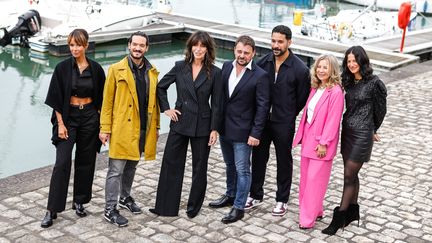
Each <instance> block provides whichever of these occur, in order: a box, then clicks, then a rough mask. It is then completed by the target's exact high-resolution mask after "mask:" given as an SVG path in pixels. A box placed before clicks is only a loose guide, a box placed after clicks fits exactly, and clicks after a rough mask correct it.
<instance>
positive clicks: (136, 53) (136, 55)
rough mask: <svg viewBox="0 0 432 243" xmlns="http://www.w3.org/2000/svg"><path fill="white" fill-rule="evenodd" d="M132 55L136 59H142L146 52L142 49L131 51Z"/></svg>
mask: <svg viewBox="0 0 432 243" xmlns="http://www.w3.org/2000/svg"><path fill="white" fill-rule="evenodd" d="M130 56H131V57H132V58H134V59H141V58H142V57H143V56H144V54H143V52H142V51H130Z"/></svg>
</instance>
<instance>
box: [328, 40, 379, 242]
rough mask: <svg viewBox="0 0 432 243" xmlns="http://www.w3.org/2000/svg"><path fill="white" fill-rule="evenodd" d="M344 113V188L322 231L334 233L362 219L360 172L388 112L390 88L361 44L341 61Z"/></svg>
mask: <svg viewBox="0 0 432 243" xmlns="http://www.w3.org/2000/svg"><path fill="white" fill-rule="evenodd" d="M342 85H343V87H344V89H345V92H346V94H345V108H346V110H345V113H344V115H343V120H342V136H341V153H342V158H343V161H344V188H343V195H342V201H341V203H340V206H338V207H336V208H335V209H334V210H333V213H334V214H333V219H332V221H331V223H330V225H329V226H328V227H327V228H325V229H324V230H323V231H322V232H323V233H324V234H328V235H334V234H335V233H336V232H337V230H338V229H339V228H342V227H344V226H347V225H349V224H350V223H351V222H352V221H355V220H357V221H358V220H359V219H360V214H359V205H358V203H357V199H358V193H359V187H360V183H359V178H358V173H359V171H360V169H361V167H362V166H363V163H365V162H368V161H369V159H370V156H371V152H372V146H373V142H374V141H380V138H379V136H378V134H377V130H378V128H379V127H380V126H381V123H382V122H383V120H384V116H385V114H386V111H387V109H386V97H387V90H386V87H385V85H384V83H383V82H382V81H381V80H380V79H379V78H378V76H376V75H374V74H373V69H372V67H371V66H370V62H369V57H368V56H367V54H366V52H365V50H364V49H363V48H362V47H361V46H353V47H350V48H349V49H348V50H347V51H346V52H345V58H344V60H343V62H342Z"/></svg>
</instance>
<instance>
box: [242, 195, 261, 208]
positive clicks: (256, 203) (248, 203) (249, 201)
mask: <svg viewBox="0 0 432 243" xmlns="http://www.w3.org/2000/svg"><path fill="white" fill-rule="evenodd" d="M261 203H262V200H258V199H254V198H252V197H248V198H247V200H246V204H245V207H244V209H245V210H248V209H252V208H254V207H257V206H259V205H260V204H261Z"/></svg>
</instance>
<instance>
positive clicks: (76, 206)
mask: <svg viewBox="0 0 432 243" xmlns="http://www.w3.org/2000/svg"><path fill="white" fill-rule="evenodd" d="M72 209H73V210H75V213H76V215H78V216H80V217H85V216H87V212H86V210H85V208H84V205H83V204H81V203H76V202H74V203H73V204H72Z"/></svg>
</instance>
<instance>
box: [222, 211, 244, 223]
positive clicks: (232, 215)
mask: <svg viewBox="0 0 432 243" xmlns="http://www.w3.org/2000/svg"><path fill="white" fill-rule="evenodd" d="M243 217H244V210H241V209H237V208H231V211H230V212H229V213H228V214H227V215H225V217H223V218H222V223H224V224H229V223H234V222H236V221H238V220H240V219H242V218H243Z"/></svg>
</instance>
